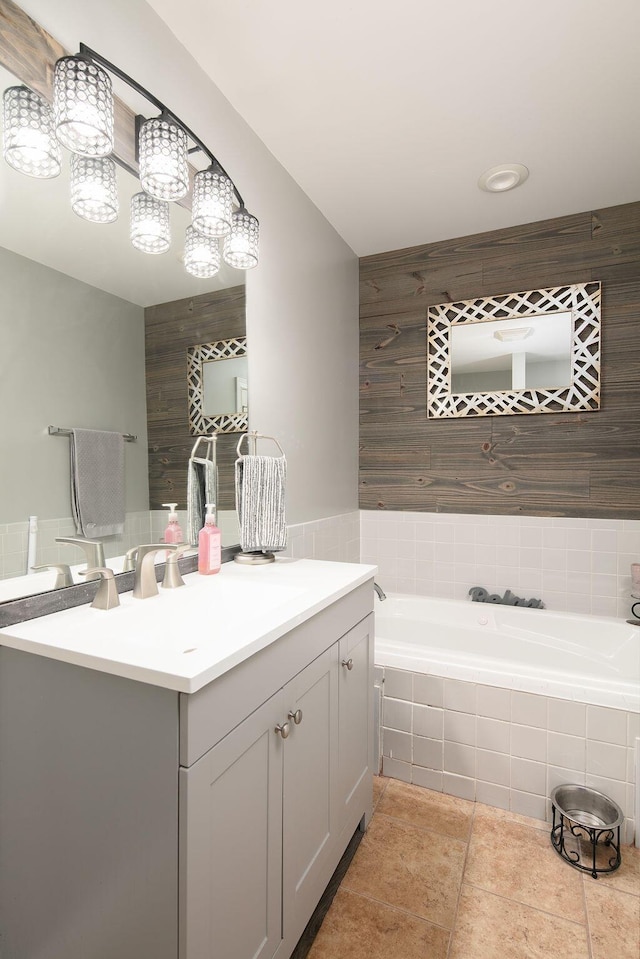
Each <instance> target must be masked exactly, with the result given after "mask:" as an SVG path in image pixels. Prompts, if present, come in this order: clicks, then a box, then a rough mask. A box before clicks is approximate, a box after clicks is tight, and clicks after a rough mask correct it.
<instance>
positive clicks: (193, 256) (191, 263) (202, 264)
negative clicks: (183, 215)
mask: <svg viewBox="0 0 640 959" xmlns="http://www.w3.org/2000/svg"><path fill="white" fill-rule="evenodd" d="M184 266H185V269H186V271H187V273H191V275H192V276H199V277H203V278H206V277H210V276H215V275H216V273H217V272H218V270H219V269H220V246H219V244H218V240H217V239H216V238H215V237H210V236H203V235H202V233H198V231H197V230H194V229H193V227H192V226H188V227H187V235H186V239H185V244H184Z"/></svg>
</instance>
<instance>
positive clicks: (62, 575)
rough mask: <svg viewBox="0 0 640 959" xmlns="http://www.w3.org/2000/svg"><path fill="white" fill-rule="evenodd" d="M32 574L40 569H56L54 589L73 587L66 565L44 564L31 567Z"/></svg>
mask: <svg viewBox="0 0 640 959" xmlns="http://www.w3.org/2000/svg"><path fill="white" fill-rule="evenodd" d="M31 569H32V570H34V572H35V571H36V570H41V569H56V570H57V571H58V575H57V576H56V582H55V586H54V587H53V588H54V589H62V588H63V587H64V586H73V576H72V575H71V570H70V569H69V567H68V566H67V564H66V563H46V564H45V565H44V566H32V567H31Z"/></svg>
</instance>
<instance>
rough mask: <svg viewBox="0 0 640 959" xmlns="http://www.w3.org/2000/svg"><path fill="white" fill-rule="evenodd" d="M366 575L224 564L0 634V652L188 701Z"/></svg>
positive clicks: (326, 566)
mask: <svg viewBox="0 0 640 959" xmlns="http://www.w3.org/2000/svg"><path fill="white" fill-rule="evenodd" d="M375 571H376V569H375V567H373V566H364V565H359V564H352V563H331V562H320V561H316V560H293V559H279V560H276V562H275V563H272V564H270V565H268V566H259V567H247V566H241V565H239V564H237V563H225V564H224V565H223V567H222V569H221V571H220V573H218V574H217V575H214V576H201V575H199V574H198V573H191V574H188V575H186V576H185V577H184V581H185V586H184V587H180V588H178V589H169V590H166V589H162V588H161V587H159V593H158V595H157V596H153V597H150V598H149V599H144V600H139V599H134V598H133V596H132V594H131V593H123V594H121V596H120V606H119V607H117V608H116V609H112V610H108V611H103V610H98V609H93V608H91V606H89V605H86V606H80V607H76V608H74V609H69V610H64V611H62V612H58V613H52V614H50V615H48V616H43V617H41V618H39V619H33V620H30V621H28V622H25V623H20V624H18V625H16V626H9V627H6V628H4V629H0V645H4V646H8V647H11V648H13V649H21V650H24V651H26V652H32V653H36V654H39V655H44V656H47V657H49V658H51V659H59V660H62V661H63V662H67V663H73V664H75V665H78V666H86V667H89V668H92V669H97V670H100V671H102V672H109V673H112V674H113V675H117V676H123V677H127V678H129V679H137V680H140V681H143V682H147V683H151V684H153V685H157V686H163V687H165V688H168V689H175V690H178V691H180V692H189V693H192V692H195V691H196V690H198V689H200V688H201V687H202V686H204V685H206V684H207V683H209V682H211V681H212V680H213V679H216V678H217V677H218V676H220V675H222V674H223V673H225V672H226V671H227V670H229V669H231V668H232V667H233V666H236V665H238V664H239V663H240V662H242V661H243V660H245V659H247V658H248V657H249V656H251V655H253V654H254V653H256V652H258V651H259V650H260V649H263V648H264V647H265V646H268V645H269V644H270V643H271V642H273V640H275V639H277V638H278V637H280V636H282V635H283V634H284V633H285V632H288V631H289V630H290V629H292V628H293V627H295V626H297V625H298V624H299V623H302V622H304V621H305V620H306V619H309V618H310V617H311V616H313V615H314V614H315V613H317V612H319V611H320V610H321V609H324V608H325V607H326V606H328V605H330V604H331V603H333V602H334V601H335V600H336V599H339V598H340V597H341V596H344V595H345V594H346V593H347V592H349V591H350V590H352V589H354V587H356V586H358V585H360V584H361V583H364V582H366V581H367V580H369V579H372V578H373V576H374V574H375Z"/></svg>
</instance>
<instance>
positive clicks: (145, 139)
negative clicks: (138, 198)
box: [138, 116, 189, 200]
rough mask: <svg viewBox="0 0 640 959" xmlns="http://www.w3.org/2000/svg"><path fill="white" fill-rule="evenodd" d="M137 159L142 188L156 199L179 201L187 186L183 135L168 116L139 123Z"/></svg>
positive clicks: (185, 150)
mask: <svg viewBox="0 0 640 959" xmlns="http://www.w3.org/2000/svg"><path fill="white" fill-rule="evenodd" d="M138 155H139V156H138V159H139V164H140V183H141V184H142V189H143V190H145V191H146V192H147V193H149V194H150V195H151V196H155V197H156V198H157V199H158V200H179V199H180V198H181V197H183V196H184V195H185V194H186V192H187V190H188V189H189V168H188V166H187V135H186V133H185V132H184V130H183V129H182V127H181V126H178V124H177V123H174V121H173V120H171V119H170V118H169V117H165V116H161V117H154V118H152V119H151V120H145V121H144V123H142V124H141V125H140V135H139V139H138Z"/></svg>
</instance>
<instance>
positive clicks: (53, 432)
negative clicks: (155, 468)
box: [48, 426, 138, 443]
mask: <svg viewBox="0 0 640 959" xmlns="http://www.w3.org/2000/svg"><path fill="white" fill-rule="evenodd" d="M48 432H49V436H71V434H72V432H73V430H69V429H65V428H64V427H62V426H50V427H49V429H48ZM122 439H123V440H124V441H125V443H135V442H136V440H137V439H138V437H137V436H136V435H135V433H123V434H122Z"/></svg>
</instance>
